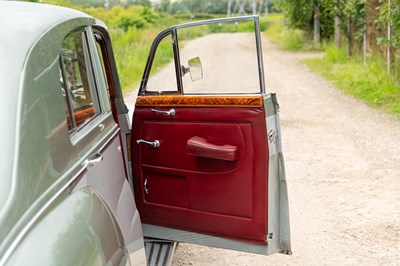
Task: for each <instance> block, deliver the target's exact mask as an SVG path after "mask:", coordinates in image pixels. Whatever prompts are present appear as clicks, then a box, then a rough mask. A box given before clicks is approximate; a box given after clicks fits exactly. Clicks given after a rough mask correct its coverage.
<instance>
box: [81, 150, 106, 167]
mask: <svg viewBox="0 0 400 266" xmlns="http://www.w3.org/2000/svg"><path fill="white" fill-rule="evenodd" d="M102 160H103V155H102V154H101V153H99V152H96V153H95V154H93V155H91V156H89V158H87V159H86V160H84V161H83V163H82V166H83V167H85V168H86V169H90V168H92V167H93V166H94V165H95V164H97V163H99V162H101V161H102Z"/></svg>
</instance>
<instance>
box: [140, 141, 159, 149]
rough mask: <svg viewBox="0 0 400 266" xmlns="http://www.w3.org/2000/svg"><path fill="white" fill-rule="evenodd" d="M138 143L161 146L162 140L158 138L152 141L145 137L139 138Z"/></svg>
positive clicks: (155, 146)
mask: <svg viewBox="0 0 400 266" xmlns="http://www.w3.org/2000/svg"><path fill="white" fill-rule="evenodd" d="M136 143H137V144H140V143H144V144H147V145H150V146H152V147H154V148H158V147H160V142H159V141H158V140H155V141H153V142H151V141H147V140H144V139H138V140H137V141H136Z"/></svg>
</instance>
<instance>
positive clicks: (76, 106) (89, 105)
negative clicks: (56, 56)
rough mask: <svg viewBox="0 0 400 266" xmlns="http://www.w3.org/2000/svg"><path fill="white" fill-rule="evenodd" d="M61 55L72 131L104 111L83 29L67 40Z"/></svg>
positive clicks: (62, 77) (65, 101) (65, 98)
mask: <svg viewBox="0 0 400 266" xmlns="http://www.w3.org/2000/svg"><path fill="white" fill-rule="evenodd" d="M60 58H61V59H60V60H61V62H60V63H61V72H60V73H61V83H62V92H63V96H64V103H65V111H66V119H67V123H68V130H69V131H70V132H75V131H78V130H79V129H80V128H81V127H82V126H83V125H85V124H87V123H88V122H89V121H90V120H92V119H93V118H94V117H95V116H96V115H98V114H99V113H100V112H101V109H100V105H99V101H98V96H97V93H96V89H95V84H94V80H93V75H92V70H91V62H90V54H89V49H88V45H87V42H86V33H85V31H84V30H83V29H82V30H80V31H76V32H73V33H71V34H69V35H68V36H67V37H66V38H65V39H64V41H63V43H62V47H61V56H60Z"/></svg>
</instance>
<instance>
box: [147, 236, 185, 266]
mask: <svg viewBox="0 0 400 266" xmlns="http://www.w3.org/2000/svg"><path fill="white" fill-rule="evenodd" d="M177 244H178V243H177V242H171V241H166V240H161V239H154V238H145V239H144V247H145V251H146V259H147V265H148V266H170V265H171V263H172V257H173V256H174V253H175V248H176V246H177Z"/></svg>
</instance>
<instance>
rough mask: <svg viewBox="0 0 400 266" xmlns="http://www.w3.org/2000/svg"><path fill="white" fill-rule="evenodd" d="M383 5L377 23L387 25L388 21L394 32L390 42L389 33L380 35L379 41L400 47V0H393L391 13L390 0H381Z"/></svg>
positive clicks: (382, 25)
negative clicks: (399, 1)
mask: <svg viewBox="0 0 400 266" xmlns="http://www.w3.org/2000/svg"><path fill="white" fill-rule="evenodd" d="M380 3H381V6H380V7H379V15H380V16H379V18H378V20H377V24H378V25H380V26H381V27H384V28H385V27H386V26H387V25H388V23H390V24H391V27H392V34H391V40H390V42H389V40H388V38H387V35H386V36H385V37H380V38H379V39H378V43H380V44H386V45H389V46H391V47H395V48H400V31H399V30H398V29H400V6H399V3H398V1H396V0H393V1H392V5H391V7H390V15H389V3H388V1H387V0H386V1H383V0H380Z"/></svg>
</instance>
